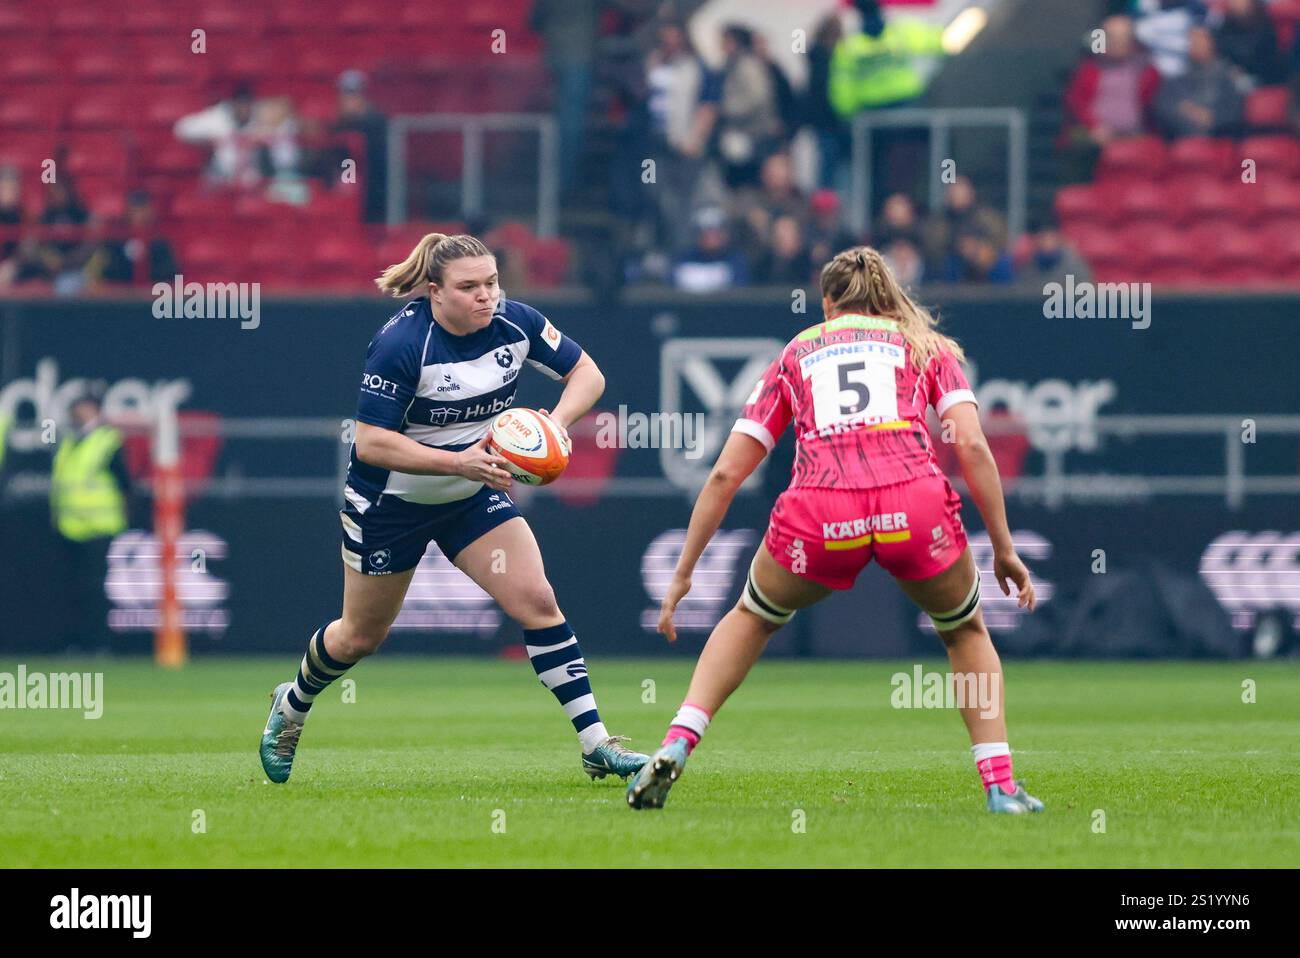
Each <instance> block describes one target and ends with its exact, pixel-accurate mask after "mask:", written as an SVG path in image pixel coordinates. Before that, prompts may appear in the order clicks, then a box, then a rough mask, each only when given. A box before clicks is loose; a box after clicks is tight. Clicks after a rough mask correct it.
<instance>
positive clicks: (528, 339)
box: [344, 294, 582, 512]
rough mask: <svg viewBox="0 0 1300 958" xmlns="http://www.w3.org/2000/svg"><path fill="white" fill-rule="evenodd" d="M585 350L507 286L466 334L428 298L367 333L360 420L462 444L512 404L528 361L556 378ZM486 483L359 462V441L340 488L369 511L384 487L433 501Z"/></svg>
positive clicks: (453, 447)
mask: <svg viewBox="0 0 1300 958" xmlns="http://www.w3.org/2000/svg"><path fill="white" fill-rule="evenodd" d="M581 356H582V349H581V347H580V346H578V344H577V343H576V342H574V341H573V340H572V339H570V338H569V337H567V336H565V335H564V334H563V333H561V332H560V331H559V330H558V329H556V328H555V326H553V325H552V324H551V322H550V320H548V319H547V318H546V317H545V316H543V315H542V314H541V313H539V312H538V311H537V310H535V309H533V308H532V307H531V306H528V305H525V304H524V303H520V302H516V301H515V300H510V299H506V298H505V296H504V294H503V295H502V297H501V300H500V302H499V303H498V304H497V308H496V312H494V313H493V315H492V321H491V322H490V323H489V324H488V325H487V326H485V327H484V328H482V329H480V330H478V331H477V332H474V333H471V334H469V335H468V336H455V335H452V334H451V333H449V332H447V331H446V330H445V329H443V328H442V327H441V326H439V325H438V324H437V323H436V322H434V319H433V314H432V313H431V312H430V310H429V301H428V299H427V298H423V297H422V298H420V299H416V300H413V301H411V302H410V303H408V304H406V306H404V307H403V308H402V309H401V310H400V311H399V312H398V313H397V314H396V315H395V316H393V317H392V319H390V320H388V322H387V323H385V324H384V326H383V327H382V328H381V329H380V330H379V332H378V333H376V334H375V337H374V339H372V340H371V341H370V347H369V348H368V349H367V350H366V366H365V370H364V371H363V372H362V374H361V394H360V398H359V399H358V401H357V420H358V421H359V422H364V423H368V424H370V425H372V426H379V427H381V428H383V429H392V430H394V431H396V432H400V433H402V434H403V435H405V436H409V437H410V438H412V439H414V440H415V441H416V442H419V443H422V444H424V445H426V446H430V447H432V448H434V449H442V450H445V451H448V452H459V451H460V450H462V449H465V448H467V447H469V446H471V445H473V444H474V443H476V442H478V441H479V440H480V439H482V438H483V436H484V435H485V434H486V433H487V431H488V429H489V427H490V425H491V420H492V418H493V417H494V416H495V415H496V414H497V413H499V412H501V411H503V410H505V409H508V408H510V406H511V405H513V404H514V401H515V390H516V388H517V385H518V383H517V380H518V378H519V371H520V369H522V368H523V366H524V363H528V364H529V365H531V366H533V367H534V368H535V369H539V370H541V371H542V372H543V373H545V374H546V375H547V376H549V377H550V378H552V379H555V380H559V379H562V378H563V377H564V376H566V375H568V374H569V372H570V371H571V370H572V369H573V367H574V366H575V365H577V362H578V359H579V358H580V357H581ZM482 486H483V484H482V483H480V482H473V481H471V480H468V479H464V478H462V477H460V476H419V475H413V474H411V473H405V472H398V471H396V470H390V469H383V468H380V467H379V466H375V465H371V464H370V463H365V462H362V461H360V460H359V459H358V458H357V449H356V444H355V443H354V444H353V446H352V454H351V461H350V463H349V467H348V479H347V487H346V489H345V490H344V494H345V495H346V496H347V498H348V501H350V502H351V503H352V504H353V505H354V506H356V508H357V509H358V510H360V511H362V512H364V511H365V509H366V508H368V507H369V506H370V505H373V504H374V503H375V502H377V501H378V500H379V497H380V496H381V495H386V496H396V497H398V498H400V499H404V500H406V501H407V502H416V503H425V504H434V503H441V502H454V501H456V500H458V499H465V498H467V497H469V496H472V495H473V494H474V493H476V492H477V491H478V490H479V489H480V488H482Z"/></svg>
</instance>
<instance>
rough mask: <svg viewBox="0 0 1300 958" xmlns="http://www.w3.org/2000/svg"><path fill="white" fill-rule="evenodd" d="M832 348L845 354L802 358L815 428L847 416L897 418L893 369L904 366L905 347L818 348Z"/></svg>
mask: <svg viewBox="0 0 1300 958" xmlns="http://www.w3.org/2000/svg"><path fill="white" fill-rule="evenodd" d="M882 347H883V348H882ZM831 351H834V354H844V355H843V356H842V358H840V356H839V355H836V356H835V358H830V356H826V355H822V356H819V355H818V353H813V354H812V355H811V356H809V357H807V358H806V359H805V360H804V361H803V367H804V375H805V376H806V377H807V378H808V379H809V380H810V383H809V386H810V387H811V392H812V397H813V416H814V418H815V419H816V422H817V428H818V429H824V428H826V427H827V426H832V425H834V424H835V423H838V422H842V421H844V420H846V419H855V420H861V421H864V422H869V423H877V422H892V421H893V420H895V419H897V418H898V387H897V381H896V375H895V371H896V370H898V369H901V368H902V366H903V363H904V361H905V352H904V350H903V349H901V348H898V347H894V346H893V345H892V344H890V343H879V342H871V343H855V344H853V347H847V348H846V347H845V346H829V347H827V349H826V350H819V352H821V353H830V352H831Z"/></svg>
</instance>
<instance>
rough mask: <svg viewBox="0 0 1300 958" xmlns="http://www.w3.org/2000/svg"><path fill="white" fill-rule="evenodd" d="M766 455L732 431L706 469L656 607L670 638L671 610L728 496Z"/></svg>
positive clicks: (715, 528)
mask: <svg viewBox="0 0 1300 958" xmlns="http://www.w3.org/2000/svg"><path fill="white" fill-rule="evenodd" d="M766 455H767V450H766V449H765V448H763V444H762V443H761V442H759V441H758V440H757V439H755V438H754V437H753V436H749V435H746V434H744V433H739V432H733V433H732V434H731V435H730V436H729V437H728V438H727V444H726V445H725V446H723V447H722V453H721V455H719V456H718V461H717V462H716V463H715V464H714V466H713V471H712V472H710V473H709V478H708V479H707V480H705V482H704V488H702V489H701V490H700V495H699V498H697V499H696V500H695V508H694V509H693V510H692V511H691V522H690V525H689V526H688V527H687V529H686V542H685V544H684V545H683V546H682V554H681V557H680V558H679V559H678V560H677V568H676V570H675V571H674V572H673V580H672V582H671V583H669V586H668V591H667V593H665V595H664V599H663V603H662V604H661V605H660V608H659V632H661V633H662V634H664V635H666V636H667V637H668V641H669V642H674V641H676V639H677V630H676V628H675V627H674V626H673V612H674V611H676V609H677V603H679V602H681V600H682V599H683V597H685V595H686V594H687V593H688V592H690V591H691V576H692V575H694V573H695V564H696V563H697V562H699V561H700V556H701V555H703V554H704V549H705V547H706V546H707V545H708V544H709V542H710V541H711V540H712V539H713V536H714V533H716V532H717V531H718V526H720V525H722V520H723V519H724V518H726V515H727V510H728V509H730V508H731V500H732V499H734V498H735V497H736V490H737V489H739V488H740V486H741V484H742V483H743V482H744V481H745V480H746V479H748V478H749V476H750V474H751V473H753V471H754V470H755V469H757V468H758V464H759V463H760V462H762V461H763V457H764V456H766Z"/></svg>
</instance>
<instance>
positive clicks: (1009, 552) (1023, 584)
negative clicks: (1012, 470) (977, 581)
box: [942, 402, 1035, 612]
mask: <svg viewBox="0 0 1300 958" xmlns="http://www.w3.org/2000/svg"><path fill="white" fill-rule="evenodd" d="M942 418H943V422H944V428H945V431H946V430H947V429H948V427H947V423H949V422H951V423H952V430H953V435H954V437H955V438H954V440H953V443H954V445H953V448H954V449H955V450H956V452H957V462H958V463H959V464H960V465H961V474H962V478H963V479H965V480H966V485H967V487H968V488H969V489H970V494H971V498H973V499H974V500H975V507H976V508H977V509H979V511H980V515H981V516H983V517H984V527H985V529H987V530H988V534H989V543H990V544H991V545H992V546H993V574H994V577H995V578H996V579H997V582H998V588H1000V589H1001V590H1002V594H1003V595H1010V594H1011V589H1010V586H1008V585H1007V582H1008V580H1010V581H1011V582H1014V583H1015V584H1016V593H1017V595H1018V596H1019V599H1020V600H1019V605H1020V606H1021V607H1024V606H1028V607H1029V609H1030V611H1031V612H1032V611H1033V608H1034V604H1035V599H1034V584H1033V582H1031V581H1030V579H1029V569H1028V568H1026V566H1025V564H1024V562H1023V561H1021V559H1020V556H1018V555H1016V547H1015V545H1014V544H1013V543H1012V541H1011V528H1010V526H1008V525H1007V507H1006V502H1005V501H1004V499H1003V498H1002V479H1001V477H1000V476H999V475H998V465H997V462H996V461H995V460H994V458H993V451H992V450H991V449H989V443H988V439H987V438H985V436H984V428H983V427H982V426H981V425H980V417H979V411H978V410H977V409H976V408H975V404H974V403H969V402H959V403H956V404H954V405H953V406H952V407H951V408H950V409H948V410H947V411H946V412H945V413H944V414H943V417H942Z"/></svg>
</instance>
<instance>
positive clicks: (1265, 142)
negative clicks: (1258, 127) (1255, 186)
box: [1239, 136, 1300, 182]
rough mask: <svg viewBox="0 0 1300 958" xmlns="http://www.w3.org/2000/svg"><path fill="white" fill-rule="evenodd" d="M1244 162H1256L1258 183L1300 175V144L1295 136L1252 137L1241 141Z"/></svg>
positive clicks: (1240, 149)
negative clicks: (1280, 177) (1279, 177)
mask: <svg viewBox="0 0 1300 958" xmlns="http://www.w3.org/2000/svg"><path fill="white" fill-rule="evenodd" d="M1239 152H1240V153H1241V158H1242V159H1243V160H1254V161H1255V179H1256V182H1261V181H1264V182H1267V181H1269V180H1271V179H1273V178H1275V177H1278V176H1282V177H1286V178H1288V179H1292V178H1294V177H1295V176H1296V174H1297V173H1300V143H1298V142H1297V141H1296V139H1295V137H1293V136H1250V137H1247V138H1246V139H1244V140H1242V141H1241V146H1240V148H1239Z"/></svg>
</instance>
